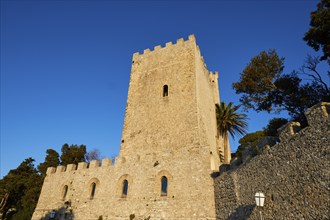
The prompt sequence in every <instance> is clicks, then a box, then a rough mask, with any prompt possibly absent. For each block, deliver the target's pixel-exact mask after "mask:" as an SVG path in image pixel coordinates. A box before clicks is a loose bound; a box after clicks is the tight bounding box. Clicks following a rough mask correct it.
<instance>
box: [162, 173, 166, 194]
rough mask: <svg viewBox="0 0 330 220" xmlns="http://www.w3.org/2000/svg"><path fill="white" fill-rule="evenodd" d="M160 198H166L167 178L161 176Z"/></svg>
mask: <svg viewBox="0 0 330 220" xmlns="http://www.w3.org/2000/svg"><path fill="white" fill-rule="evenodd" d="M161 188H162V189H161V196H167V177H166V176H163V177H162V179H161Z"/></svg>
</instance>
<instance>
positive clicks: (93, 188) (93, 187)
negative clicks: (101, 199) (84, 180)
mask: <svg viewBox="0 0 330 220" xmlns="http://www.w3.org/2000/svg"><path fill="white" fill-rule="evenodd" d="M95 191H96V183H92V191H91V199H94V196H95Z"/></svg>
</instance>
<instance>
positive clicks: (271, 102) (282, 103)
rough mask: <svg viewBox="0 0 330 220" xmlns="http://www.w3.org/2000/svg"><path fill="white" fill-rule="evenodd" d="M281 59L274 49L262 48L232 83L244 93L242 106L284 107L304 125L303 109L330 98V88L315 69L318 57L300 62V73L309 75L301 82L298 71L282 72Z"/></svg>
mask: <svg viewBox="0 0 330 220" xmlns="http://www.w3.org/2000/svg"><path fill="white" fill-rule="evenodd" d="M283 61H284V58H280V57H279V56H278V55H277V53H276V51H275V50H269V51H268V52H265V51H262V52H261V53H260V54H259V55H257V56H255V57H253V58H252V59H251V61H250V63H249V64H248V65H247V66H246V67H245V69H244V70H243V72H242V73H241V78H240V81H239V82H236V83H233V87H234V89H235V90H236V93H237V94H243V95H242V97H241V98H240V101H241V103H242V105H243V106H244V107H245V109H254V110H256V111H257V112H259V111H267V112H280V111H282V110H285V111H287V112H288V114H289V115H290V116H291V119H292V120H295V121H298V122H300V123H301V125H302V126H303V127H304V126H306V125H307V120H306V118H305V115H304V112H305V111H306V110H307V108H309V107H311V106H313V105H315V104H317V103H319V102H321V101H330V90H329V88H328V86H327V84H326V83H325V82H324V81H323V80H322V78H321V76H320V74H319V73H318V72H317V70H316V67H317V64H318V62H317V59H315V58H312V57H309V59H308V60H307V61H306V64H305V65H304V66H303V68H302V73H303V74H305V75H307V76H309V77H310V79H311V82H308V83H304V84H302V79H301V78H299V76H298V72H297V71H293V72H292V73H290V74H283V73H282V71H283V69H284V65H283Z"/></svg>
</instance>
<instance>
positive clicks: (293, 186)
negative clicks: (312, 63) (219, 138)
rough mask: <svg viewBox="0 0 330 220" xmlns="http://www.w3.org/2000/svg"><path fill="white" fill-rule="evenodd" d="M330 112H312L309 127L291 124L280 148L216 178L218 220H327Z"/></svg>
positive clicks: (322, 108) (324, 106)
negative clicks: (260, 196) (258, 200)
mask: <svg viewBox="0 0 330 220" xmlns="http://www.w3.org/2000/svg"><path fill="white" fill-rule="evenodd" d="M329 109H330V104H329V103H321V104H318V105H316V106H314V107H312V108H310V109H309V110H308V111H307V112H306V117H307V119H308V123H309V126H308V127H306V128H304V129H302V130H300V131H298V130H299V129H297V126H298V125H297V124H296V123H289V124H288V125H287V126H286V127H284V128H283V129H282V133H281V134H280V143H279V144H276V145H274V146H273V147H271V148H269V147H267V146H266V147H265V149H264V151H263V153H262V154H261V155H258V156H256V157H254V158H252V159H251V160H250V161H249V162H247V163H246V164H244V165H242V166H240V167H238V168H236V169H234V170H230V171H227V172H225V173H223V174H222V175H220V176H219V177H217V178H216V179H215V194H216V198H215V200H216V211H217V219H219V220H220V219H260V213H259V211H261V212H262V215H263V218H264V219H329V218H330V212H329V210H330V120H329V112H330V111H329ZM297 131H298V133H295V132H297ZM235 178H236V181H232V179H235ZM259 191H260V192H263V193H264V194H265V196H266V199H265V206H264V207H262V208H258V207H256V206H255V199H254V195H255V193H256V192H259Z"/></svg>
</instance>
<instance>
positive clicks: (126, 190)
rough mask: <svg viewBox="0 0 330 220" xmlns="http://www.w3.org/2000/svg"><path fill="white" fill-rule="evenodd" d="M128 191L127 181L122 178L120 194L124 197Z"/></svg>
mask: <svg viewBox="0 0 330 220" xmlns="http://www.w3.org/2000/svg"><path fill="white" fill-rule="evenodd" d="M127 193H128V181H127V180H124V181H123V192H122V194H121V196H122V197H126V196H127Z"/></svg>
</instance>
